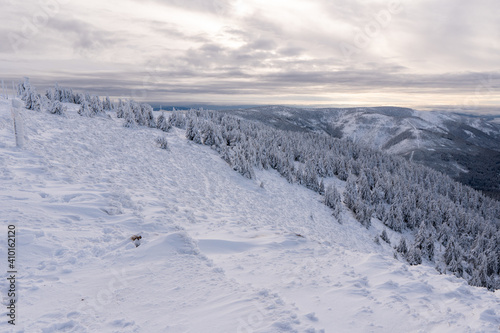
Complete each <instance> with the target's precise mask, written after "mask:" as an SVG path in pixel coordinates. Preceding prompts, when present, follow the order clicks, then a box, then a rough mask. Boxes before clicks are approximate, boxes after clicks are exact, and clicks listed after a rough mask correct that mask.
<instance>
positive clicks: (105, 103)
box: [102, 96, 113, 111]
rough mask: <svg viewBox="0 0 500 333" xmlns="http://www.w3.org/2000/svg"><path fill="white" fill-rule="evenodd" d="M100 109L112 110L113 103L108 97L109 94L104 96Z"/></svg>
mask: <svg viewBox="0 0 500 333" xmlns="http://www.w3.org/2000/svg"><path fill="white" fill-rule="evenodd" d="M102 109H103V110H104V111H112V110H113V103H112V102H111V99H109V96H106V99H104V101H103V102H102Z"/></svg>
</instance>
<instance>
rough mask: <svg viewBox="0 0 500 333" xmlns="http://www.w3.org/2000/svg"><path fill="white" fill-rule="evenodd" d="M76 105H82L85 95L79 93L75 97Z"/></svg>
mask: <svg viewBox="0 0 500 333" xmlns="http://www.w3.org/2000/svg"><path fill="white" fill-rule="evenodd" d="M74 100H75V104H82V103H83V101H85V95H84V94H82V93H78V94H75V95H74Z"/></svg>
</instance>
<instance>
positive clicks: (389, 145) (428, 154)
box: [223, 106, 500, 199]
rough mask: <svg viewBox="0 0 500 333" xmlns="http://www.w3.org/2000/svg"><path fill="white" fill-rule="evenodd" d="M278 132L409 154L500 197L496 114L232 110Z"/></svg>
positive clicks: (394, 109) (402, 110)
mask: <svg viewBox="0 0 500 333" xmlns="http://www.w3.org/2000/svg"><path fill="white" fill-rule="evenodd" d="M223 112H230V113H232V114H235V115H238V116H240V117H242V118H246V119H249V120H253V121H258V122H261V123H264V124H267V125H271V126H273V127H275V128H279V129H285V130H292V131H301V132H324V133H326V134H328V135H331V136H333V137H337V138H346V139H350V140H353V141H354V142H357V143H360V144H363V145H367V146H370V147H372V148H377V149H381V150H383V151H386V152H388V153H391V154H396V155H400V156H404V157H406V158H407V159H410V160H412V161H415V162H419V163H422V164H424V165H426V166H429V167H432V168H433V169H436V170H438V171H441V172H444V173H446V174H448V175H450V176H451V177H453V178H454V179H456V180H458V181H460V182H462V183H464V184H466V185H469V186H472V187H473V188H475V189H478V190H482V191H483V192H485V193H486V194H488V195H489V196H491V197H494V198H497V199H500V124H499V123H498V122H496V121H498V119H497V118H500V116H499V117H495V116H491V115H490V116H480V115H466V114H457V113H448V112H446V113H445V112H435V111H417V110H413V109H410V108H400V107H372V108H365V107H361V108H323V109H300V108H292V107H285V106H264V107H255V108H249V109H239V110H230V111H229V110H228V111H223Z"/></svg>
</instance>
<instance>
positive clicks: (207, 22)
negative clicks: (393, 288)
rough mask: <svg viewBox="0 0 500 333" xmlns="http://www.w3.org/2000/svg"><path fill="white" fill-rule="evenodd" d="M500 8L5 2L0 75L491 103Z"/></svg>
mask: <svg viewBox="0 0 500 333" xmlns="http://www.w3.org/2000/svg"><path fill="white" fill-rule="evenodd" d="M26 8H29V10H26ZM499 9H500V3H498V1H493V0H480V1H474V2H471V1H464V0H441V1H439V2H436V1H430V0H418V1H376V0H373V1H361V0H355V1H352V0H335V1H331V0H307V1H306V0H287V1H284V0H272V1H263V0H245V1H244V0H193V1H181V0H122V1H117V0H110V1H106V2H105V3H102V2H100V1H96V0H89V1H87V2H85V3H83V2H77V1H75V0H42V1H33V0H27V1H25V2H23V4H22V5H21V4H18V3H16V2H14V1H11V0H3V3H2V13H1V14H0V30H1V31H0V61H1V65H0V73H2V74H0V75H2V76H3V77H1V78H3V79H6V80H11V79H16V80H17V79H19V78H20V77H22V76H30V77H32V80H33V82H34V83H35V84H39V85H40V86H41V87H45V86H46V85H48V84H52V83H53V82H54V81H58V82H59V84H65V85H68V86H72V87H74V88H76V89H82V90H83V89H86V90H89V91H92V92H95V93H101V94H103V93H107V94H110V95H111V96H115V97H133V98H136V99H143V100H148V101H165V102H169V101H170V102H181V101H182V102H205V103H207V102H214V103H224V104H242V103H245V104H248V103H269V104H271V103H283V104H301V103H304V104H314V103H318V104H325V103H326V104H353V105H381V104H392V105H402V106H413V105H418V104H443V105H444V104H446V105H450V104H451V105H453V104H456V105H462V106H463V105H468V104H474V105H476V106H478V105H490V106H495V105H496V106H500V98H499V97H498V96H500V93H499V89H500V58H499V57H498V54H500V42H499V41H500V21H499V20H497V18H496V13H497V12H498V10H499ZM471 100H473V102H471Z"/></svg>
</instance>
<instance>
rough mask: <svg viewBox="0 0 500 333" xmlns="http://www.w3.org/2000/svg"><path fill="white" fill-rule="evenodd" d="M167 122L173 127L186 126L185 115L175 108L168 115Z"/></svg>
mask: <svg viewBox="0 0 500 333" xmlns="http://www.w3.org/2000/svg"><path fill="white" fill-rule="evenodd" d="M168 122H169V123H170V124H171V125H172V126H173V127H177V128H186V117H185V116H184V115H183V114H182V113H181V112H180V111H176V110H175V109H174V111H173V112H172V113H171V114H170V116H169V117H168Z"/></svg>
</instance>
